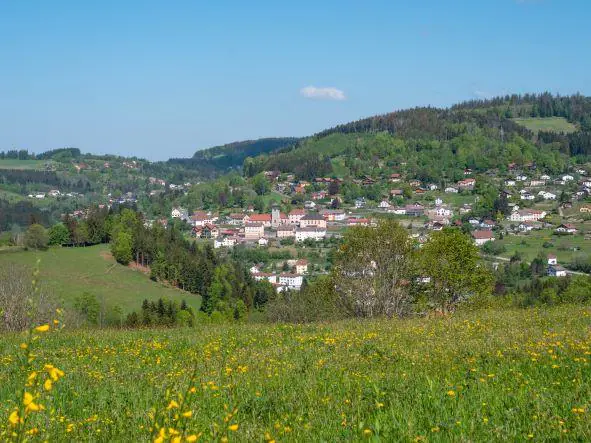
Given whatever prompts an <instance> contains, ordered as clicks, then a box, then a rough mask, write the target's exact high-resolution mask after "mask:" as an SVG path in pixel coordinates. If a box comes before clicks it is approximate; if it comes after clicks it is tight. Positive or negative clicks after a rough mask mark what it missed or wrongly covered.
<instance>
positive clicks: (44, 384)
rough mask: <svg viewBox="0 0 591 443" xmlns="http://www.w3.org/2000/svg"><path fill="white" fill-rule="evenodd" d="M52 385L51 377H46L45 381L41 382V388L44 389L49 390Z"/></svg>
mask: <svg viewBox="0 0 591 443" xmlns="http://www.w3.org/2000/svg"><path fill="white" fill-rule="evenodd" d="M52 387H53V386H52V381H51V379H49V378H48V379H47V380H45V383H43V389H45V390H46V391H51V388H52Z"/></svg>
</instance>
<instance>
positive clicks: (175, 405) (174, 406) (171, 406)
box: [166, 400, 179, 409]
mask: <svg viewBox="0 0 591 443" xmlns="http://www.w3.org/2000/svg"><path fill="white" fill-rule="evenodd" d="M178 407H179V404H178V403H177V402H176V401H174V400H170V403H168V406H167V407H166V409H177V408H178Z"/></svg>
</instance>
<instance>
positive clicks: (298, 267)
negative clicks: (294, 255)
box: [295, 258, 308, 275]
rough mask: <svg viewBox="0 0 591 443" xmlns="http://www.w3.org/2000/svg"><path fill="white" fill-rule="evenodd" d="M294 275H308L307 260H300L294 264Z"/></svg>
mask: <svg viewBox="0 0 591 443" xmlns="http://www.w3.org/2000/svg"><path fill="white" fill-rule="evenodd" d="M295 272H296V274H299V275H302V274H306V273H308V260H306V259H305V258H301V259H299V260H298V261H296V264H295Z"/></svg>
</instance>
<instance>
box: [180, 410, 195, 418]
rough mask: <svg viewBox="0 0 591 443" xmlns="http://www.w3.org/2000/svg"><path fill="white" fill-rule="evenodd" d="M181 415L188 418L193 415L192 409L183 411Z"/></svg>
mask: <svg viewBox="0 0 591 443" xmlns="http://www.w3.org/2000/svg"><path fill="white" fill-rule="evenodd" d="M181 415H182V416H183V417H185V418H190V417H191V416H192V415H193V411H187V412H183V413H182V414H181Z"/></svg>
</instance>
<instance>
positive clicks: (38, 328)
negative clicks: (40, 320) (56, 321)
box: [35, 324, 49, 332]
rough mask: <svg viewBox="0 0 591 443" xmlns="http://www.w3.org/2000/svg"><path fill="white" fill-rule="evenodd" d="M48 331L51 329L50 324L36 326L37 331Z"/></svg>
mask: <svg viewBox="0 0 591 443" xmlns="http://www.w3.org/2000/svg"><path fill="white" fill-rule="evenodd" d="M47 331H49V325H48V324H45V325H41V326H37V327H36V328H35V332H47Z"/></svg>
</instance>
